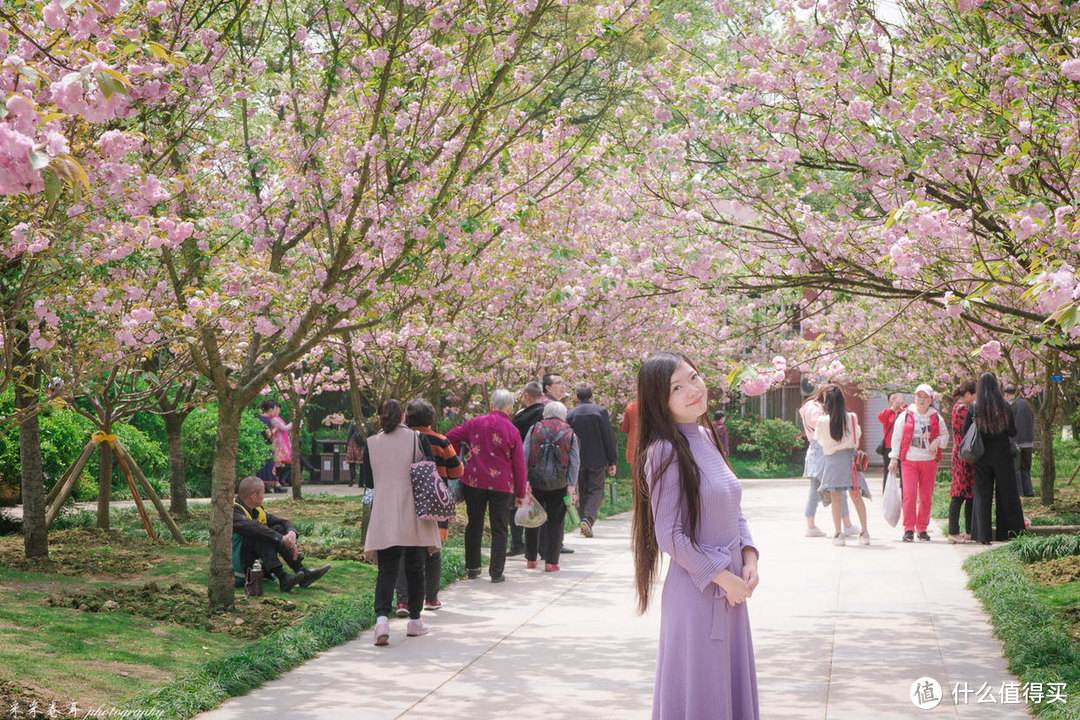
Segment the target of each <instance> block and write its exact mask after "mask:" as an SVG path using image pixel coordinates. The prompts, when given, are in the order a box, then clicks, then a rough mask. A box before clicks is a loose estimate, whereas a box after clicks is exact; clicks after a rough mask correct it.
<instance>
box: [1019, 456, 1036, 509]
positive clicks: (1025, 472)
mask: <svg viewBox="0 0 1080 720" xmlns="http://www.w3.org/2000/svg"><path fill="white" fill-rule="evenodd" d="M1031 454H1032V448H1029V447H1022V448H1020V469H1019V470H1017V471H1016V489H1017V490H1019V491H1020V494H1021V495H1022V496H1024V497H1033V496H1034V495H1035V488H1033V487H1032V485H1031Z"/></svg>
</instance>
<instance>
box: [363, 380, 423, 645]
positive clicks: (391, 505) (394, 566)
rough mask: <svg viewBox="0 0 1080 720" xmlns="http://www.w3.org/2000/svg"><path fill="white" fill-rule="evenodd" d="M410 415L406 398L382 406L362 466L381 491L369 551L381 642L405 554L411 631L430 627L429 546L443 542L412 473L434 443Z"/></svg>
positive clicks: (372, 484) (387, 636)
mask: <svg viewBox="0 0 1080 720" xmlns="http://www.w3.org/2000/svg"><path fill="white" fill-rule="evenodd" d="M404 421H405V411H404V410H403V409H402V407H401V403H399V402H398V401H397V400H387V401H386V402H384V403H383V404H382V407H380V408H379V423H380V425H382V432H380V433H379V434H378V435H375V436H374V437H371V438H368V441H367V444H366V447H365V448H364V463H363V465H362V466H361V467H360V472H361V477H362V478H363V482H364V485H365V486H366V487H369V488H373V489H374V491H375V500H374V503H373V505H372V509H371V524H370V526H369V527H368V533H367V540H366V542H365V543H364V552H365V554H367V553H372V552H374V553H375V554H376V556H377V558H378V563H379V575H378V577H377V578H376V580H375V616H376V620H375V644H376V645H386V644H388V643H389V641H390V610H391V609H392V608H393V600H394V583H395V582H397V573H398V564H399V563H400V561H401V557H402V555H404V556H405V579H406V582H407V584H408V589H409V618H410V620H409V625H408V627H407V629H406V633H405V634H406V635H409V636H410V637H412V636H416V635H426V634H427V633H428V627H427V625H425V624H424V621H423V620H421V619H420V611H421V610H422V609H423V606H424V561H425V560H426V559H427V554H428V550H429V548H432V549H438V548H439V547H440V545H441V543H440V541H439V525H438V523H437V522H435V521H434V520H421V519H420V518H418V517H417V516H416V506H415V504H414V503H413V492H412V479H411V477H410V474H409V470H410V467H411V466H412V464H413V463H414V462H419V461H421V460H424V459H427V460H431V459H432V455H431V444H430V443H429V442H428V439H427V437H425V436H424V435H423V434H422V433H418V432H415V431H413V430H410V429H409V428H407V427H405V424H404Z"/></svg>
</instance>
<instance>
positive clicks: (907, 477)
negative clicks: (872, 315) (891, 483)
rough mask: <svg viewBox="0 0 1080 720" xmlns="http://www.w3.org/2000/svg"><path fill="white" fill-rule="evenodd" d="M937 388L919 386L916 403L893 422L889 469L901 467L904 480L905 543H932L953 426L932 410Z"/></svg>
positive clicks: (909, 406) (916, 391)
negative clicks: (938, 485) (940, 472)
mask: <svg viewBox="0 0 1080 720" xmlns="http://www.w3.org/2000/svg"><path fill="white" fill-rule="evenodd" d="M933 401H934V389H933V388H931V387H930V386H929V385H927V384H926V383H923V384H921V385H919V386H918V387H917V388H915V402H913V403H912V404H911V405H908V406H907V408H906V409H905V410H904V411H903V412H901V413H900V415H899V416H898V417H897V418H896V422H895V423H893V432H892V449H891V450H890V451H889V470H896V469H897V467H899V468H900V477H901V480H902V482H903V490H902V493H903V498H904V499H903V517H904V537H903V540H904V542H913V541H914V540H915V533H916V532H918V533H919V539H920V540H923V541H924V542H930V535H929V533H927V532H926V528H928V527H929V526H930V503H931V501H932V500H933V498H934V481H935V480H937V467H938V463H939V462H941V451H942V450H943V449H944V448H945V447H946V446H947V445H948V444H949V429H948V427H946V425H945V421H944V420H943V419H942V417H941V415H939V414H938V412H937V410H934V409H932V407H931V404H932V403H933Z"/></svg>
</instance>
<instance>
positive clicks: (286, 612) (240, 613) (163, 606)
mask: <svg viewBox="0 0 1080 720" xmlns="http://www.w3.org/2000/svg"><path fill="white" fill-rule="evenodd" d="M45 604H46V605H51V606H53V607H71V608H75V609H76V610H79V611H81V612H92V613H97V612H117V611H125V612H129V613H131V614H132V615H138V616H139V617H145V618H149V619H151V620H160V621H163V622H171V623H176V624H177V625H183V626H186V627H193V628H198V629H201V630H206V631H208V632H215V633H228V634H229V635H232V636H234V637H239V638H245V639H249V640H254V639H257V638H260V637H263V636H264V635H266V634H268V633H271V632H273V631H275V630H278V629H280V628H283V627H285V626H287V625H290V624H291V623H292V622H294V621H295V620H296V618H297V616H298V611H299V608H298V607H297V606H296V605H295V604H293V602H292V601H290V600H286V599H284V598H281V597H261V598H251V597H247V596H245V595H238V596H237V598H236V605H235V606H234V608H233V609H232V610H231V611H227V612H216V613H211V612H208V611H207V607H206V593H205V592H196V591H195V590H192V589H191V588H188V587H184V586H183V585H181V584H180V583H173V584H171V585H169V586H164V587H163V586H161V585H159V584H158V583H153V582H151V583H146V584H144V585H140V586H135V587H132V586H123V585H121V586H113V587H109V588H98V589H95V590H91V591H87V592H80V593H65V594H63V595H58V596H52V597H49V598H46V600H45Z"/></svg>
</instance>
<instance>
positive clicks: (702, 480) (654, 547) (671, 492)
mask: <svg viewBox="0 0 1080 720" xmlns="http://www.w3.org/2000/svg"><path fill="white" fill-rule="evenodd" d="M707 400H708V391H707V389H706V387H705V381H704V380H703V379H702V378H701V376H700V375H698V372H697V369H696V368H695V367H694V365H693V364H692V363H691V362H690V360H689V359H687V358H686V356H684V355H682V354H681V353H657V354H655V355H652V356H651V357H649V359H648V360H646V361H645V363H644V365H642V367H641V370H640V372H638V381H637V403H638V405H637V408H638V437H637V439H638V442H637V450H636V455H635V458H634V463H633V472H634V525H633V540H632V542H633V549H634V563H635V571H636V580H637V590H638V608H639V610H640V611H641V612H645V610H646V609H647V608H648V605H649V597H650V592H651V589H652V585H653V583H654V582H655V581H656V579H657V575H658V572H659V555H660V553H661V552H663V553H666V554H667V555H668V556H669V557H670V560H671V561H670V563H669V564H668V572H667V576H666V578H665V579H664V589H663V593H662V596H661V600H660V648H659V653H658V655H657V662H656V684H655V687H654V691H653V718H654V719H661V720H674V719H679V720H682V719H687V720H690V719H693V718H709V719H710V720H749V719H756V718H758V716H759V714H758V695H757V675H756V672H755V669H754V648H753V644H752V642H751V639H750V620H749V617H748V615H747V610H746V600H747V599H748V598H749V597H750V595H751V593H752V592H753V591H754V588H755V587H757V584H758V570H757V565H758V551H757V549H756V548H755V547H754V541H753V539H752V538H751V537H750V530H749V528H748V526H747V523H746V519H745V518H744V517H743V514H742V510H741V509H740V503H741V500H742V487H741V486H740V485H739V481H738V479H737V478H736V477H735V475H734V474H733V473H732V472H731V469H730V468H729V467H728V464H727V461H726V460H725V458H724V455H723V452H722V451H721V450H720V442H719V439H718V438H717V437H716V433H715V431H714V430H713V429H712V427H711V425H710V424H709V422H708V417H707V414H706V411H707V407H708V405H707Z"/></svg>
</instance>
